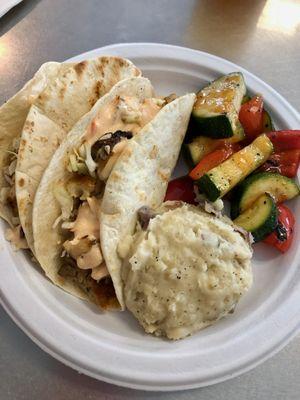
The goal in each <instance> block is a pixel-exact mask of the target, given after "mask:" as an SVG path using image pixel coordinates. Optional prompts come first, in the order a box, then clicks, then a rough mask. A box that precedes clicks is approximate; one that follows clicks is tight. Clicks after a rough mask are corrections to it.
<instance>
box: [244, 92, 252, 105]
mask: <svg viewBox="0 0 300 400" xmlns="http://www.w3.org/2000/svg"><path fill="white" fill-rule="evenodd" d="M250 100H251V97H250V96H249V95H248V94H245V96H244V97H243V100H242V104H245V103H248V101H250Z"/></svg>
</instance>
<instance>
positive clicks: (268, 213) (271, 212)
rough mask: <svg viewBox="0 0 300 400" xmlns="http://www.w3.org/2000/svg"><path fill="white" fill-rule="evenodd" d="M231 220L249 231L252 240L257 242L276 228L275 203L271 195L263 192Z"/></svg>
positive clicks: (276, 212) (276, 213) (276, 214)
mask: <svg viewBox="0 0 300 400" xmlns="http://www.w3.org/2000/svg"><path fill="white" fill-rule="evenodd" d="M233 222H234V224H235V225H238V226H240V227H242V228H243V229H245V230H246V231H248V232H251V234H252V236H253V239H254V242H259V241H261V240H263V239H264V238H265V237H266V236H268V235H269V234H270V233H272V232H273V231H274V230H275V229H276V226H277V223H278V210H277V206H276V203H275V201H274V199H273V198H272V196H270V195H269V194H268V193H264V194H262V195H261V196H260V197H258V199H256V200H255V202H254V203H253V204H252V205H251V207H249V208H248V209H247V210H246V211H244V212H243V213H242V214H240V215H239V216H238V217H237V218H236V219H235V220H234V221H233Z"/></svg>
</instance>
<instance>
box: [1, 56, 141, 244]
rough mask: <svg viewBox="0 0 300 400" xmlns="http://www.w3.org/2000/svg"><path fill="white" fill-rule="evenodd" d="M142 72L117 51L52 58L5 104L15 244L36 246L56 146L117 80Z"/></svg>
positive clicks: (8, 210) (7, 208) (4, 180)
mask: <svg viewBox="0 0 300 400" xmlns="http://www.w3.org/2000/svg"><path fill="white" fill-rule="evenodd" d="M139 75H140V71H139V70H138V69H137V68H136V67H135V66H134V65H133V64H132V63H131V62H130V61H128V60H125V59H122V58H118V57H99V58H96V59H93V60H87V61H82V62H80V63H76V64H59V63H47V64H45V65H44V66H42V67H41V68H40V70H39V71H38V72H37V73H36V75H35V76H34V78H33V79H32V81H30V82H29V83H27V85H25V87H24V88H23V89H22V90H21V91H20V92H19V93H17V94H16V95H15V96H14V97H13V98H12V99H10V100H9V101H8V102H7V103H6V104H4V105H3V106H2V107H1V108H0V167H1V169H2V174H1V176H0V188H1V192H0V216H1V217H2V218H4V219H5V220H6V221H7V222H8V223H9V225H10V229H9V230H8V231H7V233H6V238H7V239H8V240H10V241H12V242H13V244H14V245H15V247H16V248H27V247H28V245H29V247H30V248H31V249H32V250H33V236H32V224H31V222H32V204H33V200H34V195H35V192H36V189H37V186H38V184H39V181H40V179H41V176H42V174H43V172H44V170H45V169H46V167H47V165H48V163H49V160H50V159H51V157H52V155H53V153H54V152H55V150H56V148H57V147H58V146H59V144H60V143H61V141H62V140H63V139H64V138H65V137H66V135H67V133H68V132H69V130H70V129H71V128H72V127H73V125H74V124H75V123H76V122H77V121H78V120H79V119H80V118H81V117H82V116H83V115H84V114H86V113H87V112H88V111H89V110H90V109H91V108H92V107H93V105H94V104H95V103H96V101H97V100H98V99H99V98H100V97H101V96H103V95H104V94H106V93H107V92H108V91H109V90H110V89H111V88H112V87H113V86H114V85H115V84H116V83H117V82H118V81H120V80H122V79H126V78H128V77H131V76H139ZM20 222H21V224H20ZM23 232H24V233H25V237H24V234H23Z"/></svg>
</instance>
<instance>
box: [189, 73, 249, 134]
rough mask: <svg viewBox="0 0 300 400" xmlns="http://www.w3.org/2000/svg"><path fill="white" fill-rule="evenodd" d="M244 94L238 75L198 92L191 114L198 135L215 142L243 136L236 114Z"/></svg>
mask: <svg viewBox="0 0 300 400" xmlns="http://www.w3.org/2000/svg"><path fill="white" fill-rule="evenodd" d="M245 94H246V85H245V81H244V77H243V75H242V74H241V73H240V72H233V73H231V74H228V75H225V76H222V77H221V78H219V79H216V80H215V81H213V82H212V83H210V85H208V86H206V87H205V88H204V89H202V90H200V92H198V93H197V100H196V103H195V105H194V109H193V112H192V119H193V121H194V125H195V126H196V127H197V129H198V134H200V135H203V136H209V137H212V138H215V139H220V138H229V137H232V136H235V135H237V136H238V137H241V136H243V135H244V130H243V127H242V125H241V123H240V121H239V111H240V108H241V104H242V100H243V97H244V95H245Z"/></svg>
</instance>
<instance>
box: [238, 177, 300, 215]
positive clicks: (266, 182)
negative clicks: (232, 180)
mask: <svg viewBox="0 0 300 400" xmlns="http://www.w3.org/2000/svg"><path fill="white" fill-rule="evenodd" d="M266 192H267V193H269V194H270V195H272V196H273V198H274V199H275V201H276V203H282V202H283V201H286V200H290V199H292V198H294V197H296V196H298V195H299V187H298V185H297V184H296V183H295V182H294V181H293V180H292V179H290V178H287V177H286V176H283V175H280V174H276V173H271V172H260V173H257V174H254V175H252V176H250V177H249V178H247V179H245V180H244V182H242V183H241V184H240V185H239V186H238V187H237V188H236V190H235V192H234V194H233V199H232V203H231V218H232V219H234V218H236V217H237V216H238V215H239V214H240V213H242V212H244V211H245V210H247V209H248V208H249V207H250V206H251V205H252V204H253V203H254V202H255V200H256V199H257V198H258V197H260V196H261V195H262V194H264V193H266Z"/></svg>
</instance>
